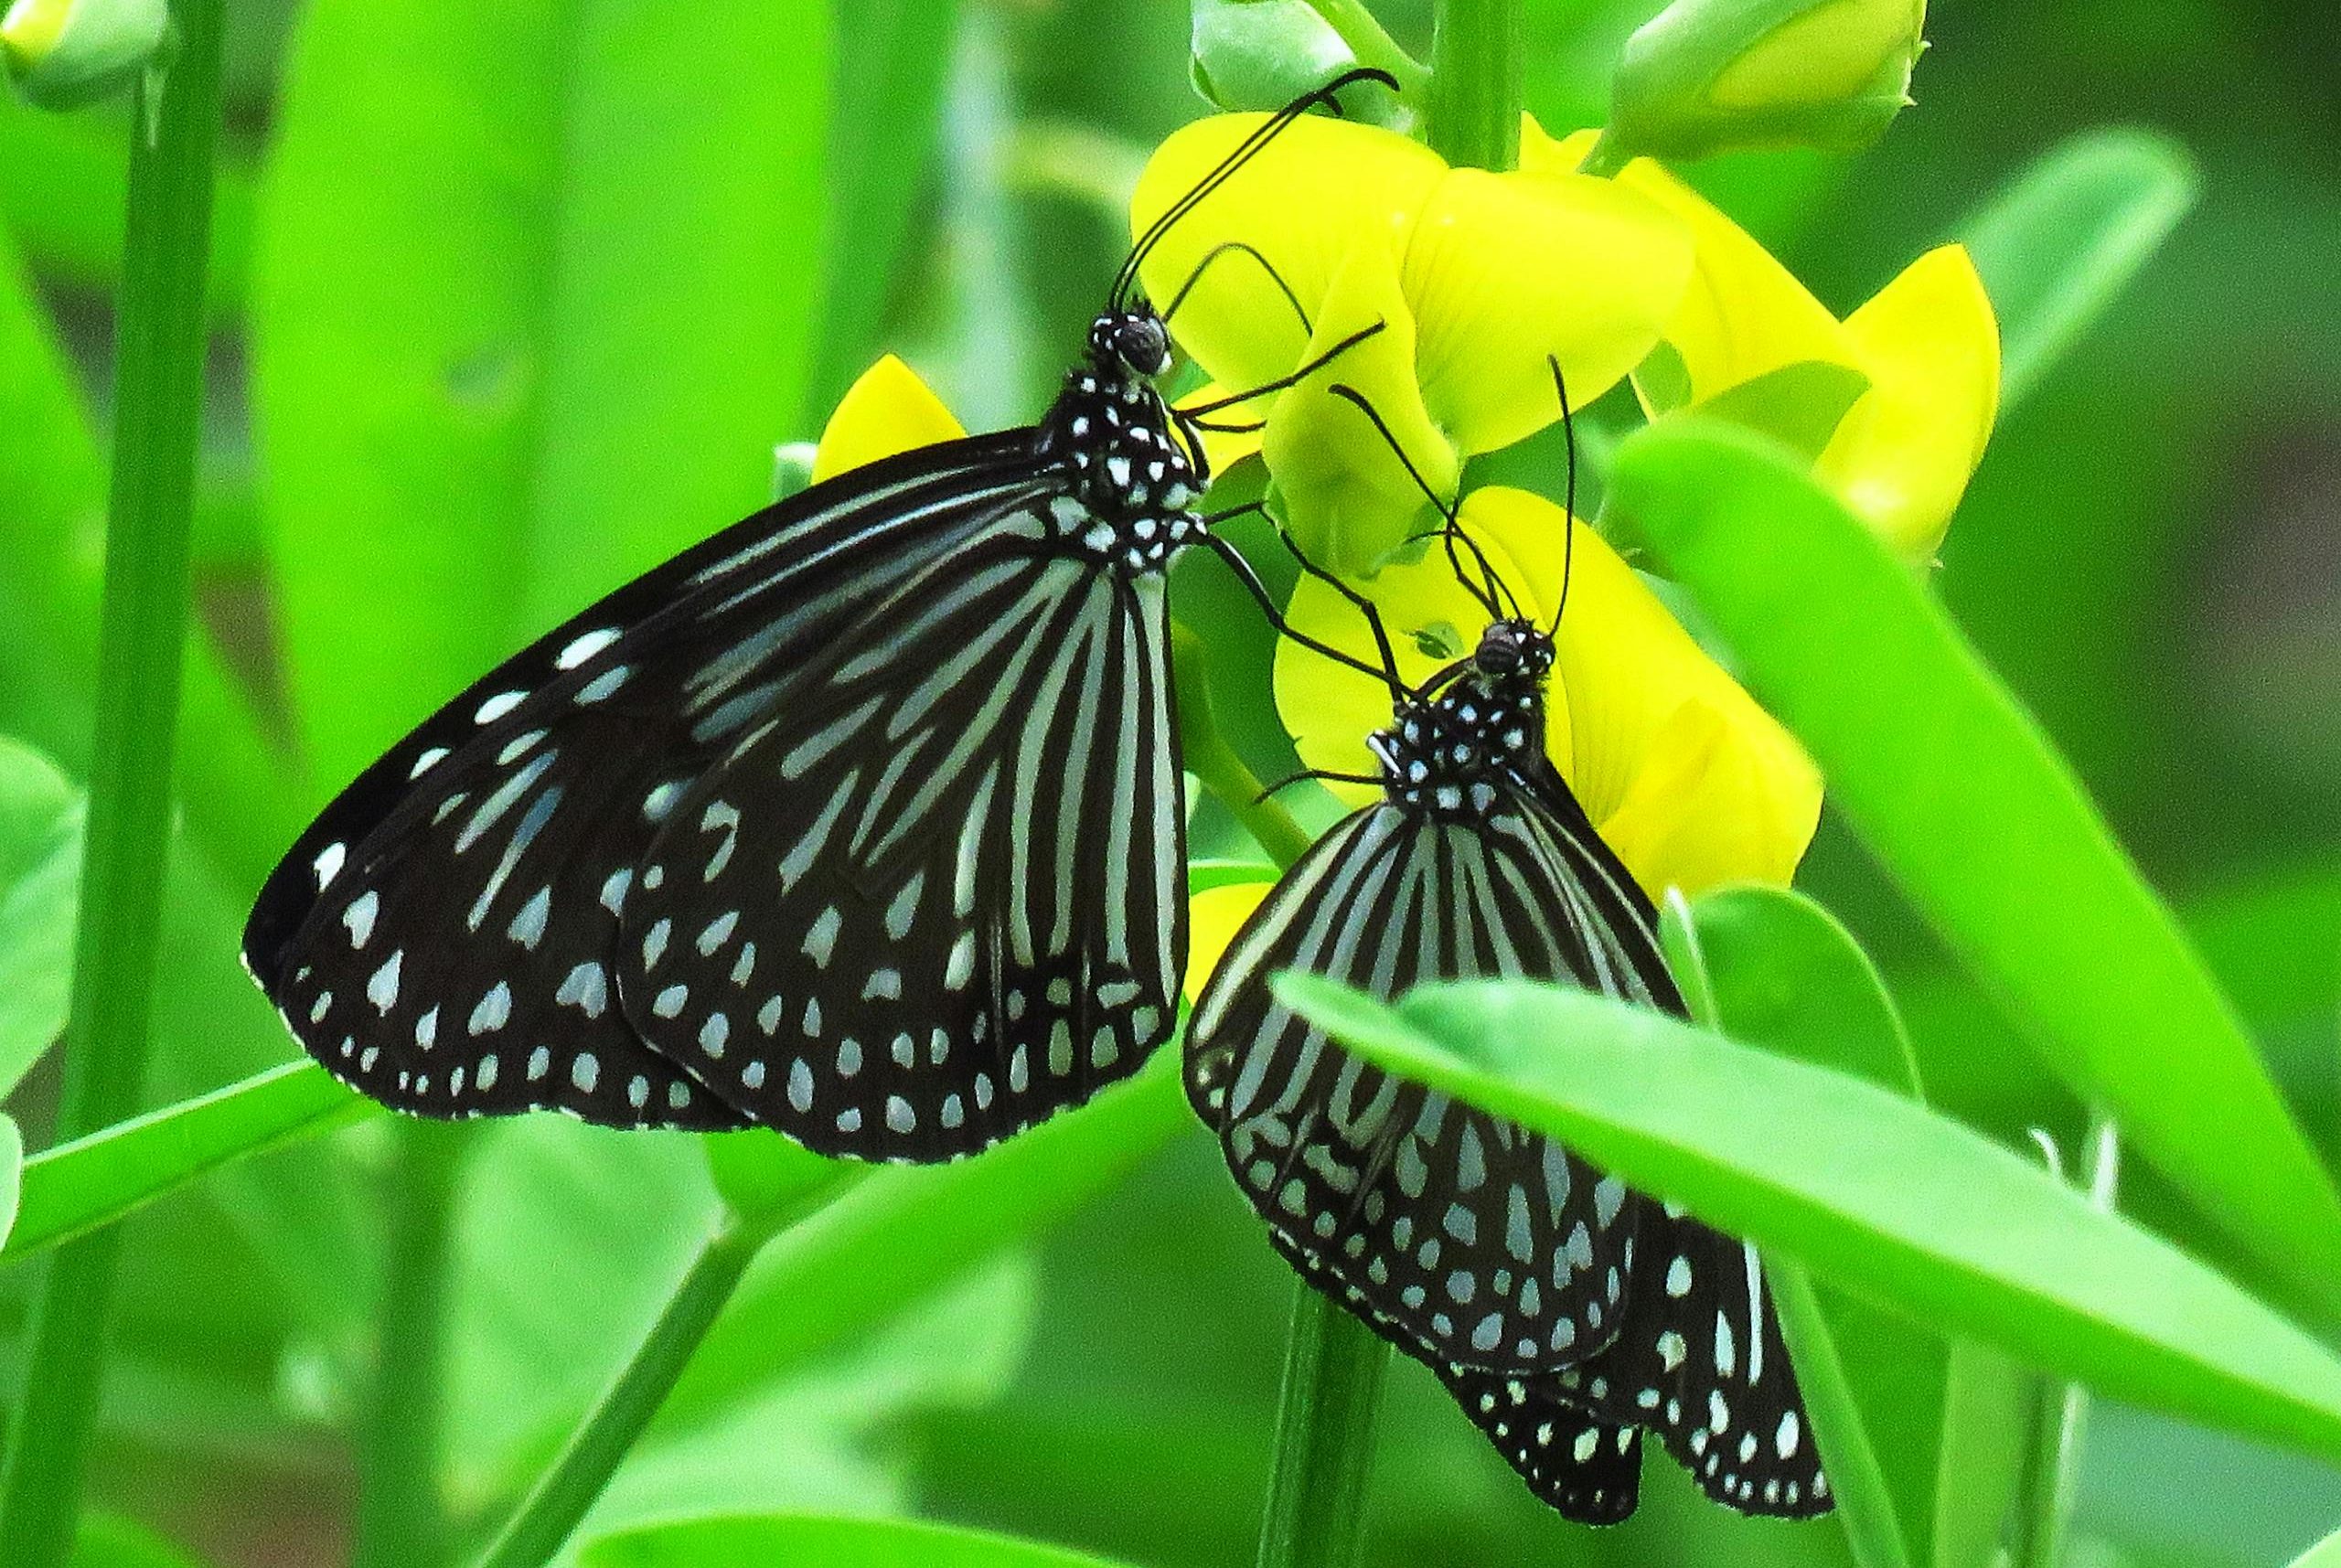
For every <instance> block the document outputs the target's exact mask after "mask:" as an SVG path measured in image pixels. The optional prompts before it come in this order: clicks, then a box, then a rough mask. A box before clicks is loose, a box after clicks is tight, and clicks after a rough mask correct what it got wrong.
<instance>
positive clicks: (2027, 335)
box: [1959, 126, 2202, 407]
mask: <svg viewBox="0 0 2341 1568" xmlns="http://www.w3.org/2000/svg"><path fill="white" fill-rule="evenodd" d="M2201 189H2202V176H2201V173H2200V171H2199V170H2198V169H2197V166H2196V164H2195V159H2194V157H2193V155H2191V154H2189V153H2188V152H2187V151H2186V148H2184V147H2182V146H2180V145H2179V144H2177V143H2176V142H2175V141H2173V140H2171V139H2170V138H2169V137H2168V136H2166V135H2164V134H2163V133H2160V132H2157V131H2148V130H2143V129H2141V128H2138V127H2135V126H2121V127H2114V128H2111V129H2103V130H2096V131H2085V132H2083V133H2080V134H2079V135H2077V136H2074V137H2071V138H2070V139H2068V140H2067V141H2065V142H2064V143H2062V144H2059V145H2058V146H2056V147H2053V148H2051V149H2050V150H2049V151H2048V152H2047V153H2045V154H2043V155H2041V156H2040V157H2038V158H2036V159H2035V160H2034V161H2033V163H2032V165H2031V166H2030V167H2028V168H2026V170H2025V171H2024V172H2023V173H2022V174H2020V175H2018V176H2016V177H2015V179H2014V180H2012V181H2010V182H2009V183H2008V185H2007V186H2006V187H2004V188H2002V189H2001V190H2000V191H1998V192H1997V193H1995V194H1994V195H1993V196H1992V197H1990V198H1989V199H1987V200H1986V201H1985V202H1984V203H1983V206H1982V207H1980V208H1977V209H1976V210H1975V211H1973V212H1972V213H1970V214H1969V215H1968V216H1967V218H1966V219H1965V221H1963V222H1962V223H1961V224H1960V226H1959V238H1960V239H1961V240H1964V241H1965V242H1966V245H1967V250H1968V252H1969V254H1971V255H1972V256H1973V257H1974V259H1975V268H1976V271H1978V272H1981V273H1982V274H1983V287H1984V290H1985V292H1986V293H1989V294H1990V295H1991V296H1992V306H1993V309H1994V310H1995V311H1996V312H1997V313H1998V315H1999V318H2000V400H2001V403H2002V406H2003V407H2007V406H2012V405H2014V404H2015V403H2016V402H2017V401H2019V400H2022V399H2023V398H2024V397H2025V396H2026V394H2027V393H2029V392H2030V391H2031V390H2032V389H2033V387H2034V386H2035V385H2036V384H2037V383H2038V381H2039V379H2040V378H2041V376H2042V375H2043V374H2044V373H2046V372H2047V369H2048V368H2049V367H2050V366H2052V365H2054V364H2055V363H2056V362H2057V361H2058V359H2059V358H2061V357H2064V355H2065V353H2066V352H2067V351H2068V350H2069V349H2070V348H2071V347H2073V345H2074V343H2075V342H2077V341H2078V340H2079V338H2080V336H2081V335H2082V334H2083V333H2085V332H2086V331H2088V330H2089V328H2090V325H2091V324H2092V323H2094V322H2095V321H2096V320H2097V318H2098V317H2099V316H2100V315H2103V314H2104V313H2105V311H2106V309H2107V308H2108V307H2109V306H2111V304H2113V302H2114V301H2115V300H2116V299H2118V298H2120V297H2121V294H2122V290H2123V289H2125V288H2127V287H2128V286H2129V284H2130V280H2131V279H2132V278H2133V277H2135V276H2136V275H2137V272H2138V269H2139V268H2141V267H2143V266H2144V265H2145V264H2146V262H2147V261H2150V260H2152V259H2153V257H2154V252H2155V251H2157V250H2159V249H2160V248H2161V246H2162V242H2163V240H2165V239H2167V238H2168V237H2169V234H2170V231H2171V230H2172V229H2174V228H2175V227H2177V225H2178V222H2179V220H2180V219H2183V218H2185V217H2186V214H2187V213H2188V212H2189V211H2190V210H2192V208H2194V206H2195V201H2196V198H2197V196H2198V195H2200V194H2201Z"/></svg>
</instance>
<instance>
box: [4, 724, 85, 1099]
mask: <svg viewBox="0 0 2341 1568" xmlns="http://www.w3.org/2000/svg"><path fill="white" fill-rule="evenodd" d="M80 875H81V797H80V792H79V791H77V790H76V789H74V787H73V785H72V784H70V783H69V781H68V780H67V779H66V777H65V775H64V774H63V773H59V772H58V771H57V768H56V767H55V765H54V764H52V763H50V762H49V761H48V759H47V758H46V757H43V756H42V755H41V754H40V753H39V752H35V751H33V750H32V749H31V748H29V747H27V746H20V745H18V744H17V743H16V741H11V740H9V739H7V738H6V737H5V736H0V1096H5V1095H6V1094H7V1093H10V1092H11V1091H13V1090H14V1089H15V1088H16V1084H17V1082H18V1081H19V1080H21V1079H22V1078H23V1077H24V1075H25V1072H26V1071H27V1069H28V1068H30V1067H31V1066H32V1064H33V1063H34V1062H35V1061H37V1060H38V1059H39V1057H40V1055H41V1053H42V1052H43V1051H47V1050H48V1048H49V1045H50V1043H51V1042H53V1041H54V1040H56V1039H57V1036H58V1032H59V1030H60V1029H63V1028H64V1027H65V1008H66V1002H67V993H68V992H69V989H70V988H71V985H72V979H73V912H74V909H75V906H76V903H77V900H76V898H75V896H74V893H75V889H76V888H77V887H78V885H79V883H80Z"/></svg>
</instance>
